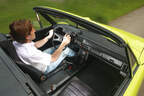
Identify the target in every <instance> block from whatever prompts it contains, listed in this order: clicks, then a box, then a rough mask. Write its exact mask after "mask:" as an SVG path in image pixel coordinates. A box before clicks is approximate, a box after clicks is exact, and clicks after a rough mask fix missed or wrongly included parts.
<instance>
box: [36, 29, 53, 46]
mask: <svg viewBox="0 0 144 96" xmlns="http://www.w3.org/2000/svg"><path fill="white" fill-rule="evenodd" d="M52 36H53V29H52V30H50V31H49V35H48V36H47V37H45V38H43V39H42V40H39V41H36V42H35V47H36V48H40V47H42V46H43V45H44V44H45V43H46V42H47V41H48V40H49V39H50V38H51V37H52Z"/></svg>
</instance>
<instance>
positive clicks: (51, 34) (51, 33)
mask: <svg viewBox="0 0 144 96" xmlns="http://www.w3.org/2000/svg"><path fill="white" fill-rule="evenodd" d="M52 36H53V29H51V30H50V31H49V35H48V36H47V37H46V38H47V39H50V38H51V37H52Z"/></svg>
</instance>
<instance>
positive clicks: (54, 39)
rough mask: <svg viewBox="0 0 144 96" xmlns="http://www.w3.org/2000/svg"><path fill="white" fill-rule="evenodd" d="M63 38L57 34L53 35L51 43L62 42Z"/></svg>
mask: <svg viewBox="0 0 144 96" xmlns="http://www.w3.org/2000/svg"><path fill="white" fill-rule="evenodd" d="M62 40H63V37H62V36H61V35H59V34H57V33H54V37H53V41H58V42H62Z"/></svg>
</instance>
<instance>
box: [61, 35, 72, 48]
mask: <svg viewBox="0 0 144 96" xmlns="http://www.w3.org/2000/svg"><path fill="white" fill-rule="evenodd" d="M70 41H71V37H70V35H68V34H65V35H64V37H63V41H62V45H64V46H66V45H68V44H69V43H70Z"/></svg>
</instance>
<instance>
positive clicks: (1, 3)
mask: <svg viewBox="0 0 144 96" xmlns="http://www.w3.org/2000/svg"><path fill="white" fill-rule="evenodd" d="M143 5H144V0H0V12H1V13H0V26H1V27H0V32H1V33H8V32H9V28H8V26H9V24H10V23H11V22H12V21H14V20H17V19H23V18H26V19H33V18H35V14H34V11H33V10H32V8H33V7H35V6H49V7H54V8H58V9H62V10H65V11H69V12H72V13H75V14H78V15H81V16H84V17H90V18H91V19H92V20H95V21H98V22H102V23H108V22H109V21H111V20H113V19H116V18H118V17H119V16H122V15H124V14H127V13H128V12H130V11H132V10H135V9H137V8H139V7H141V6H143Z"/></svg>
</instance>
